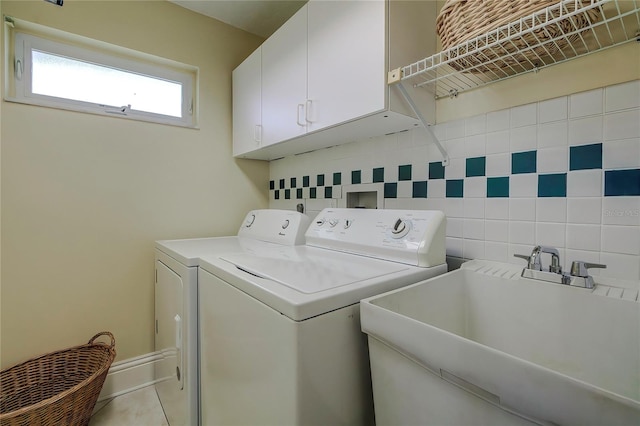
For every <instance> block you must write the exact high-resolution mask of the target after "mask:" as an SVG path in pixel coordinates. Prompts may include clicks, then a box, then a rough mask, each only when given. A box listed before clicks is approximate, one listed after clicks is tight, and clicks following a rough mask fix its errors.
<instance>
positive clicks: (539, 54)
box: [436, 0, 601, 73]
mask: <svg viewBox="0 0 640 426" xmlns="http://www.w3.org/2000/svg"><path fill="white" fill-rule="evenodd" d="M583 4H589V0H572V1H562V0H447V1H446V2H445V4H444V6H443V7H442V9H441V11H440V13H439V14H438V17H437V19H436V32H437V33H438V36H439V37H440V40H441V42H442V50H443V51H444V50H447V49H448V48H450V47H453V46H457V45H459V44H461V43H463V42H465V41H468V40H471V39H473V38H475V37H477V36H481V35H485V34H487V33H489V32H490V31H493V30H496V29H497V28H499V27H502V26H505V25H508V24H510V23H514V22H517V21H518V19H520V18H523V17H525V16H528V15H531V14H533V13H535V12H538V11H541V10H542V9H544V8H546V7H551V6H553V7H551V8H550V9H549V14H548V15H544V16H542V15H541V16H540V17H539V18H538V19H536V20H535V21H530V20H527V21H525V22H524V26H523V27H521V26H520V25H516V26H513V27H510V28H509V29H508V30H505V31H504V32H501V33H500V37H499V39H502V40H505V41H504V42H502V43H492V40H498V38H494V37H492V38H491V39H488V44H493V45H492V46H491V47H487V48H483V49H481V50H480V51H479V52H477V53H475V54H473V55H468V56H466V57H465V58H463V59H459V60H456V61H452V62H451V63H450V65H451V66H452V67H453V68H455V69H456V70H458V71H470V72H481V73H485V72H492V71H494V72H495V71H500V70H503V71H504V70H508V69H509V68H511V67H514V66H515V67H519V66H523V67H525V68H531V67H532V66H536V63H537V62H538V61H539V60H540V58H544V57H546V56H555V55H558V54H561V51H562V50H563V49H565V48H566V47H567V46H568V45H569V44H570V43H573V42H574V41H576V40H578V39H579V38H580V33H579V30H580V29H582V28H585V27H588V26H589V25H590V24H593V23H594V22H597V21H599V20H600V19H601V16H600V12H599V10H598V9H597V8H595V9H591V10H589V11H588V12H587V13H585V14H579V15H577V16H573V17H567V18H564V19H560V18H561V17H563V16H566V15H567V14H570V13H572V12H574V11H575V10H576V6H577V7H579V8H580V7H582V5H583ZM554 19H559V20H558V21H557V22H555V23H554V24H551V25H545V26H544V28H540V29H537V30H535V31H525V32H524V33H523V35H522V36H521V37H510V36H508V34H509V33H510V32H512V31H513V32H516V33H517V32H518V31H519V30H521V29H522V28H532V27H533V26H534V25H535V26H538V25H541V24H544V22H548V21H551V20H554ZM576 31H578V32H576ZM572 32H573V35H572V36H571V37H568V38H566V37H563V38H560V36H562V35H563V34H565V33H572ZM476 46H477V45H474V46H473V48H475V47H476ZM532 46H535V47H532ZM464 53H466V52H465V51H464V50H463V51H461V52H456V54H460V55H462V54H464ZM453 54H454V53H452V55H453ZM496 58H500V59H499V60H498V61H496V62H492V61H494V60H495V59H496ZM451 59H454V57H453V56H452V58H451Z"/></svg>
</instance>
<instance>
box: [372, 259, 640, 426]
mask: <svg viewBox="0 0 640 426" xmlns="http://www.w3.org/2000/svg"><path fill="white" fill-rule="evenodd" d="M521 272H522V268H519V267H517V266H516V265H510V264H503V263H496V262H488V261H471V262H467V263H464V264H463V265H462V267H461V268H460V269H458V270H456V271H452V272H449V273H447V274H445V275H441V276H438V277H435V278H432V279H430V280H427V281H424V282H421V283H418V284H414V285H412V286H409V287H404V288H401V289H399V290H396V291H393V292H389V293H385V294H383V295H379V296H375V297H371V298H368V299H365V300H363V301H362V303H361V321H362V330H363V331H364V332H365V333H367V335H368V337H369V342H370V351H371V359H372V361H371V362H372V376H373V382H374V400H375V404H376V417H377V418H378V417H379V418H380V419H384V418H385V415H386V414H385V413H379V412H378V407H382V408H384V407H387V406H389V407H391V406H392V405H393V404H392V403H390V402H389V401H386V402H384V401H379V400H378V399H379V397H380V398H382V397H383V395H384V394H385V391H384V389H382V388H384V387H385V386H387V387H388V386H391V385H390V383H391V381H393V378H392V377H391V376H392V374H393V373H390V371H392V369H393V365H392V364H390V365H381V364H379V361H378V358H376V354H375V351H376V350H377V349H376V348H378V347H380V348H382V347H384V348H386V349H392V350H393V351H396V352H398V353H400V354H401V355H402V356H400V357H396V358H394V359H396V361H394V363H396V362H397V360H402V359H404V360H405V361H406V362H409V363H412V365H414V366H416V365H417V366H419V367H420V368H421V369H423V370H426V371H428V372H429V374H430V376H431V377H437V380H438V381H439V382H446V383H447V385H448V386H451V385H454V386H455V387H456V388H457V389H458V390H457V392H459V391H460V389H463V390H464V392H463V393H464V394H465V395H469V393H470V394H472V395H473V396H474V398H480V399H481V400H482V401H484V402H483V403H487V404H489V405H490V406H491V407H493V408H492V409H496V407H497V408H499V409H500V410H502V411H505V412H508V413H511V414H513V415H515V416H516V417H517V418H519V419H520V418H523V419H526V421H527V422H533V423H539V424H548V423H552V424H562V425H565V424H566V425H570V424H575V425H639V424H640V302H639V301H638V284H639V283H624V285H625V286H626V288H625V287H621V286H620V285H621V282H616V283H615V284H616V286H613V285H605V284H606V283H605V284H598V277H595V278H596V283H597V285H596V287H595V288H594V289H582V288H576V287H570V286H566V285H561V284H554V283H548V282H543V281H538V280H532V279H526V278H521V277H520V274H521ZM381 343H382V345H381ZM376 363H377V364H376ZM374 364H375V365H374ZM380 367H382V370H385V371H384V372H379V371H376V370H377V369H378V368H380ZM382 374H385V375H386V376H384V377H387V379H385V381H382V379H380V377H383V376H382ZM418 377H420V376H419V375H417V374H408V375H407V379H405V380H404V381H403V382H402V383H401V384H398V385H397V386H399V387H411V386H413V384H412V382H414V381H415V382H416V384H417V387H416V388H415V390H411V389H400V390H398V391H397V392H395V393H398V392H401V394H402V395H405V396H407V397H408V398H413V397H412V396H411V395H414V396H415V395H416V394H417V393H424V392H426V391H424V390H421V389H424V388H421V387H420V386H421V385H419V384H418V382H417V380H418ZM377 378H378V380H376V379H377ZM399 383H400V382H399ZM376 387H378V389H376ZM381 387H382V388H381ZM381 389H382V390H381ZM429 392H431V394H430V395H424V394H421V395H419V396H418V397H415V400H416V401H415V402H416V404H418V407H414V408H416V409H418V410H420V409H421V408H420V406H419V405H422V404H424V403H426V401H427V400H429V399H430V398H431V396H433V397H434V398H436V399H435V400H437V397H436V394H437V393H438V392H437V391H435V393H434V392H433V390H432V391H429ZM386 394H387V396H388V394H389V392H386ZM401 405H402V409H401V410H399V411H398V412H401V411H406V410H409V409H411V407H409V406H410V404H409V403H408V402H407V401H406V400H405V401H403V402H402V403H401ZM382 408H381V409H382ZM436 408H437V407H436ZM461 409H462V406H461V407H458V408H456V410H458V411H459V410H461ZM387 414H388V413H387ZM387 417H388V416H387ZM417 418H422V417H416V418H414V420H415V419H417ZM472 418H474V419H476V420H477V422H478V423H477V424H479V423H481V421H480V420H479V419H480V417H477V416H475V415H474V417H472ZM459 419H460V418H459V417H458V420H457V421H459ZM395 420H396V421H397V420H398V419H395ZM425 423H428V421H426V420H425ZM507 423H509V421H507Z"/></svg>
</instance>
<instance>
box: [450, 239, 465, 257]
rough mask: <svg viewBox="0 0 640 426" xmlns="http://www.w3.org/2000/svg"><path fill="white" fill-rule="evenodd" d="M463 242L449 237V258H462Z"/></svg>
mask: <svg viewBox="0 0 640 426" xmlns="http://www.w3.org/2000/svg"><path fill="white" fill-rule="evenodd" d="M462 242H463V239H462V238H451V237H447V239H446V245H447V256H453V257H462V247H463V244H462Z"/></svg>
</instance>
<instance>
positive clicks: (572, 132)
mask: <svg viewBox="0 0 640 426" xmlns="http://www.w3.org/2000/svg"><path fill="white" fill-rule="evenodd" d="M603 120H604V118H603V117H602V116H601V115H598V116H594V117H588V118H581V119H577V120H569V145H572V146H573V145H586V144H589V143H595V142H602V138H603V128H604V122H603ZM616 139H619V138H616Z"/></svg>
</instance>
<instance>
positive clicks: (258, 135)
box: [253, 124, 262, 145]
mask: <svg viewBox="0 0 640 426" xmlns="http://www.w3.org/2000/svg"><path fill="white" fill-rule="evenodd" d="M253 140H254V141H255V142H256V143H257V144H258V145H259V144H260V142H262V125H261V124H256V125H255V127H254V129H253Z"/></svg>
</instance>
